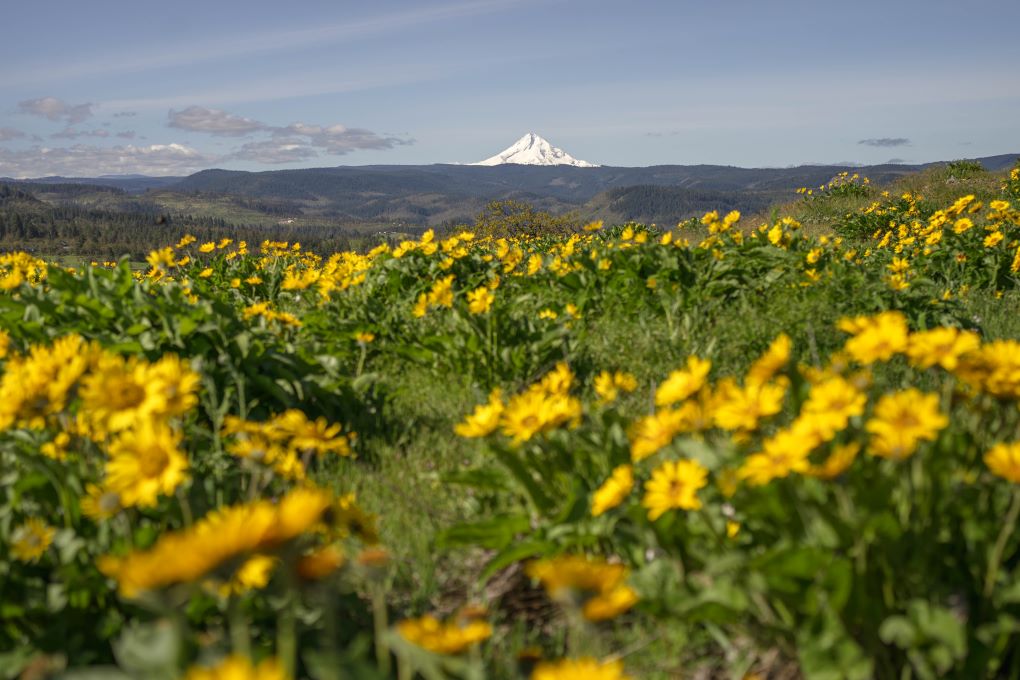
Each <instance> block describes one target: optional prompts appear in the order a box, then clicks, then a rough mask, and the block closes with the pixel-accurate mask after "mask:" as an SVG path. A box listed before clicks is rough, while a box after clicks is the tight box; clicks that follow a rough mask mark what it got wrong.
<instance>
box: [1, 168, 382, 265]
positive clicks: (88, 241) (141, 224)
mask: <svg viewBox="0 0 1020 680" xmlns="http://www.w3.org/2000/svg"><path fill="white" fill-rule="evenodd" d="M54 187H58V189H57V192H58V193H60V195H61V196H63V197H65V198H67V199H74V198H83V197H93V196H94V195H95V193H97V192H99V193H107V194H111V195H124V194H123V192H121V191H120V190H118V189H116V188H109V187H96V186H89V185H74V184H62V185H45V189H46V191H47V192H50V191H51V190H52V189H53V188H54ZM63 187H70V188H71V189H70V190H69V191H67V192H66V193H65V192H62V191H61V190H60V189H61V188H63ZM42 188H43V187H42V186H39V187H29V186H26V185H20V186H12V185H9V184H0V251H7V250H25V251H28V252H31V253H35V254H39V255H45V256H65V255H66V256H80V257H87V258H95V259H117V258H119V257H121V256H123V255H128V256H131V257H132V258H133V259H144V257H145V255H146V254H147V253H148V252H149V251H150V250H152V248H153V247H154V246H157V245H163V244H170V243H173V242H176V241H178V240H180V238H181V237H182V236H184V235H185V234H193V235H195V236H196V237H197V238H199V239H202V240H205V241H212V240H219V239H221V238H231V239H235V240H247V241H248V242H249V243H251V244H253V245H255V244H258V243H261V242H262V241H263V240H265V239H267V238H268V239H273V240H286V241H290V242H301V243H302V244H304V245H306V246H307V247H310V248H312V249H314V250H316V251H322V252H331V251H334V250H347V249H350V248H353V247H357V245H358V243H359V239H360V240H363V239H364V238H365V237H366V235H365V234H362V233H359V232H357V231H356V230H343V229H339V228H337V227H335V226H329V227H325V226H324V227H315V226H291V225H274V226H273V227H272V228H267V227H265V226H260V225H252V224H244V223H237V222H233V221H230V220H227V219H224V218H218V217H209V216H196V215H187V214H172V213H167V212H165V211H164V210H163V209H162V208H161V207H160V206H159V205H158V204H157V203H155V202H152V201H147V200H144V199H141V200H127V201H125V203H124V204H122V206H120V207H114V208H109V207H104V208H94V207H89V206H88V204H81V203H76V202H74V201H73V200H64V201H60V202H51V201H48V200H47V201H44V200H41V199H40V198H39V197H37V195H36V194H35V193H34V192H33V191H32V189H37V190H38V189H42ZM124 196H125V198H129V197H127V196H126V195H124Z"/></svg>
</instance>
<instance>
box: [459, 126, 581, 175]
mask: <svg viewBox="0 0 1020 680" xmlns="http://www.w3.org/2000/svg"><path fill="white" fill-rule="evenodd" d="M507 163H516V164H518V165H572V166H574V167H576V168H597V167H599V166H598V165H595V164H594V163H589V162H587V161H579V160H577V159H576V158H574V157H573V156H571V155H570V154H568V153H567V152H566V151H564V150H563V149H561V148H559V147H556V146H553V145H552V144H550V143H549V142H548V141H546V140H545V139H543V138H542V137H540V136H539V135H536V134H535V133H534V132H529V133H528V134H526V135H524V136H523V137H521V138H520V139H518V140H517V141H516V142H514V143H513V144H511V145H510V146H509V147H507V148H506V149H504V150H503V151H500V152H499V153H498V154H496V155H495V156H492V157H490V158H486V159H485V160H484V161H478V162H477V163H472V164H471V165H505V164H507Z"/></svg>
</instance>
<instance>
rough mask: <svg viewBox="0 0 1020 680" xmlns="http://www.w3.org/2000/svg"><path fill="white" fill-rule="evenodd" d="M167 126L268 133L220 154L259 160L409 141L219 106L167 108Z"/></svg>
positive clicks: (227, 134) (377, 147)
mask: <svg viewBox="0 0 1020 680" xmlns="http://www.w3.org/2000/svg"><path fill="white" fill-rule="evenodd" d="M169 118H170V122H169V123H167V125H168V127H172V128H177V129H181V130H188V131H190V132H203V133H206V134H210V135H216V136H225V137H244V136H251V135H255V134H259V133H262V134H269V135H271V138H270V139H264V140H260V141H252V142H248V143H246V144H244V145H243V146H241V147H240V148H238V149H237V150H236V151H234V152H232V153H230V154H228V155H226V156H224V157H223V160H243V161H255V162H259V163H274V164H275V163H294V162H297V161H303V160H308V159H310V158H315V157H317V156H319V155H320V153H321V154H323V155H326V156H343V155H345V154H348V153H351V152H353V151H360V150H380V149H392V148H393V147H395V146H402V145H407V144H413V143H414V140H413V139H409V138H405V137H396V136H384V135H380V134H378V133H375V132H373V131H371V130H366V129H364V128H351V127H347V126H346V125H340V124H332V125H318V124H312V123H303V122H297V123H291V124H290V125H286V126H277V125H269V124H267V123H263V122H260V121H257V120H253V119H251V118H245V117H244V116H239V115H236V114H233V113H229V112H227V111H223V110H221V109H209V108H205V107H203V106H189V107H187V108H186V109H183V110H182V111H173V110H171V111H170V115H169Z"/></svg>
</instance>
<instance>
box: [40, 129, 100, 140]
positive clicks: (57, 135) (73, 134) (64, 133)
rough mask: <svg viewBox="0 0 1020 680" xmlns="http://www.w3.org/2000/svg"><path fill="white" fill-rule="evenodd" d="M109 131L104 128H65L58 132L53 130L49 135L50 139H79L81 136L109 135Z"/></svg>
mask: <svg viewBox="0 0 1020 680" xmlns="http://www.w3.org/2000/svg"><path fill="white" fill-rule="evenodd" d="M109 136H110V133H109V132H107V131H106V130H72V129H71V128H67V129H66V130H61V131H60V132H54V133H53V134H52V135H50V139H80V138H81V137H109Z"/></svg>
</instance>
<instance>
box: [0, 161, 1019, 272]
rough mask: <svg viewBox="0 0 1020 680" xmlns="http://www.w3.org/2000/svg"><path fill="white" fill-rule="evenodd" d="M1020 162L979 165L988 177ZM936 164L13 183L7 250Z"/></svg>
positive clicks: (138, 250)
mask: <svg viewBox="0 0 1020 680" xmlns="http://www.w3.org/2000/svg"><path fill="white" fill-rule="evenodd" d="M1016 158H1017V154H1005V155H1001V156H991V157H987V158H979V159H975V160H976V161H977V162H980V163H981V165H982V166H984V168H985V169H987V170H1001V169H1005V168H1008V167H1011V166H1012V164H1013V163H1014V162H1015V160H1016ZM933 165H940V164H927V165H877V166H869V167H858V168H848V167H845V166H800V167H795V168H737V167H730V166H719V165H691V166H682V165H663V166H652V167H646V168H617V167H608V166H603V167H570V166H534V165H516V164H504V165H496V166H491V167H485V166H466V165H420V166H401V165H390V166H357V167H335V168H309V169H301V170H274V171H268V172H241V171H230V170H205V171H202V172H198V173H195V174H194V175H191V176H189V177H183V178H178V177H165V178H156V177H137V176H131V177H98V178H63V177H47V178H42V179H37V180H9V179H4V178H0V249H14V248H19V249H26V250H30V251H32V252H36V253H42V254H52V255H61V254H74V255H82V256H87V257H113V256H116V255H120V254H131V255H136V256H138V255H143V254H145V253H147V252H148V251H149V250H150V249H151V248H152V247H153V246H154V245H157V244H164V243H171V242H174V241H176V240H177V239H179V238H180V237H181V236H183V235H184V234H185V233H193V234H195V235H196V236H197V237H199V238H203V239H208V240H212V239H218V238H224V237H228V238H236V239H245V240H247V241H249V242H250V243H258V242H261V241H262V240H264V239H266V238H269V239H273V240H289V241H300V242H301V243H302V244H303V245H304V246H306V247H309V248H313V249H315V250H317V251H320V252H331V251H333V250H336V249H349V248H357V247H361V246H364V245H366V244H370V243H372V244H374V243H375V242H378V240H379V237H380V236H381V235H386V236H391V237H393V238H399V237H401V236H403V235H413V234H417V233H421V232H422V231H423V230H424V229H425V228H427V227H429V226H434V227H439V228H443V227H453V226H455V225H459V224H470V223H473V221H474V218H475V217H476V216H477V215H479V214H480V213H481V212H482V211H483V210H484V209H485V206H486V204H488V203H489V202H490V201H493V200H513V201H519V202H524V203H528V204H531V205H533V206H534V207H535V208H536V209H539V210H543V211H547V212H550V213H553V214H557V215H559V214H564V213H572V214H574V215H576V217H577V218H578V219H579V220H590V219H603V220H605V221H606V222H607V223H619V222H626V221H638V222H644V223H656V224H660V225H667V224H669V225H672V224H676V223H677V222H678V221H681V220H683V219H686V218H689V217H693V216H700V215H701V214H703V213H705V212H707V211H710V210H725V211H729V210H739V211H741V212H742V213H744V214H754V213H760V212H764V211H765V210H767V209H768V208H769V207H770V206H772V205H775V204H777V203H782V202H785V201H788V200H790V199H792V198H794V196H795V195H794V191H795V190H796V189H797V188H799V187H817V186H819V185H822V184H825V183H826V182H828V181H829V180H830V179H831V178H832V177H834V176H835V175H837V174H838V173H839V172H841V171H843V170H850V171H853V172H859V173H860V174H862V175H867V176H868V177H869V178H870V179H871V181H872V182H873V183H874V184H878V185H881V184H886V183H888V182H891V181H893V180H895V179H898V178H901V177H903V176H905V175H908V174H911V173H915V172H917V171H919V170H923V169H925V168H927V167H930V166H933Z"/></svg>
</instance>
